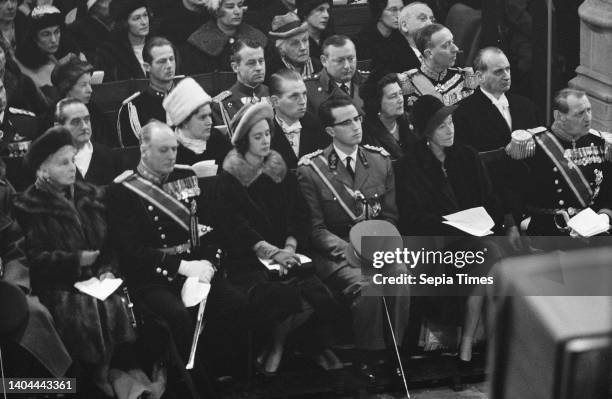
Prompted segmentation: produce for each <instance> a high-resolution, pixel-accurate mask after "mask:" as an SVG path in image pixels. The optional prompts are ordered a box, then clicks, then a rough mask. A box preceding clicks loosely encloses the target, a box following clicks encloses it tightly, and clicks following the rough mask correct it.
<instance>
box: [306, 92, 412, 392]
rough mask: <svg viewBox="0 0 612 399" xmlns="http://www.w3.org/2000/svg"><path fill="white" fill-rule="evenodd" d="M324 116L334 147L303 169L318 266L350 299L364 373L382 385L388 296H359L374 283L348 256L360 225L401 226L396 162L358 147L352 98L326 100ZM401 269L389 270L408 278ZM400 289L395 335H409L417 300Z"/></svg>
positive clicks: (393, 305)
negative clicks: (351, 238) (380, 365)
mask: <svg viewBox="0 0 612 399" xmlns="http://www.w3.org/2000/svg"><path fill="white" fill-rule="evenodd" d="M319 118H320V120H321V122H322V124H323V126H324V127H325V131H326V132H327V134H329V135H330V136H331V137H332V144H331V145H330V146H328V147H327V148H325V149H324V150H319V151H316V152H313V153H312V154H309V155H306V156H304V157H302V159H300V162H299V164H298V170H297V172H298V181H299V186H300V189H301V191H302V194H303V196H304V199H305V201H306V203H307V204H308V207H309V210H310V222H311V242H312V245H313V249H314V251H313V262H314V265H315V270H316V272H317V274H318V276H319V277H320V278H321V280H323V281H324V282H325V283H326V284H327V285H328V286H329V287H330V288H331V289H332V290H334V291H335V292H340V293H342V295H344V296H346V297H347V299H348V300H349V301H351V312H352V314H353V331H354V338H355V346H356V347H357V349H359V350H360V355H361V356H360V359H361V360H362V362H361V364H360V365H359V367H358V371H359V373H360V374H361V375H362V376H364V377H365V378H367V379H368V380H369V381H370V382H375V380H376V378H377V376H376V373H375V371H374V368H373V365H374V364H375V363H376V362H377V361H379V360H381V358H382V357H384V356H385V355H387V356H388V355H389V352H388V348H387V345H386V342H390V341H386V340H385V338H386V336H385V329H384V326H383V322H384V318H383V314H382V311H383V307H382V304H381V298H380V297H374V296H362V295H360V294H361V293H362V292H363V290H364V289H365V287H367V286H368V285H369V284H370V283H371V282H372V279H371V277H368V276H366V275H365V274H364V273H362V270H361V269H360V268H356V267H351V265H350V264H349V262H348V261H347V259H346V256H345V250H346V247H347V246H348V241H349V231H350V229H351V227H352V226H353V225H355V224H357V223H359V222H361V221H364V220H371V219H380V220H386V221H388V222H391V223H393V224H395V223H396V222H397V217H398V212H397V206H396V204H395V182H394V174H393V169H392V166H391V158H390V157H389V154H388V153H387V152H386V151H385V150H383V149H382V148H380V147H371V146H363V147H362V146H360V145H359V144H360V143H361V138H362V129H361V120H362V117H361V114H360V113H359V111H358V110H357V107H355V105H354V104H353V103H352V102H351V100H350V99H349V98H348V97H346V96H332V97H330V98H329V99H328V100H326V101H324V102H323V103H322V104H321V107H320V108H319ZM402 267H403V268H404V269H402V268H401V267H399V268H397V270H396V268H393V269H392V270H387V272H388V273H390V274H391V275H395V274H396V273H402V272H406V270H405V266H404V265H402ZM397 289H398V290H399V291H404V292H395V293H394V294H393V298H392V299H390V300H388V301H387V302H388V304H389V305H390V309H389V311H390V312H392V314H394V323H395V324H394V331H395V333H396V337H403V334H404V331H405V327H406V325H407V321H408V307H409V299H410V298H409V296H408V295H407V292H405V290H406V289H407V287H406V286H403V285H402V286H398V288H397ZM385 295H389V294H387V293H386V294H385ZM399 344H400V345H401V342H399Z"/></svg>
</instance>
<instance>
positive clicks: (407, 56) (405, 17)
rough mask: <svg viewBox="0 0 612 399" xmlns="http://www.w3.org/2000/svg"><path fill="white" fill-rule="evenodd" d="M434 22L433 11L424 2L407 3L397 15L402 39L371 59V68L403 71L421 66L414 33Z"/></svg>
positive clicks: (420, 55) (420, 56) (420, 57)
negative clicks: (388, 50) (379, 55)
mask: <svg viewBox="0 0 612 399" xmlns="http://www.w3.org/2000/svg"><path fill="white" fill-rule="evenodd" d="M434 22H436V19H435V17H434V14H433V11H432V10H431V8H429V6H428V5H427V4H425V3H421V2H419V1H415V2H413V3H410V4H408V5H407V6H405V7H404V8H402V10H401V11H400V13H399V15H398V30H399V32H400V33H401V35H402V38H403V40H398V41H395V42H394V46H395V47H394V48H393V51H391V52H389V54H386V55H385V56H384V57H380V58H379V59H377V60H372V62H373V69H380V68H382V69H384V70H386V71H390V72H405V71H409V70H411V69H415V68H416V69H418V68H419V67H420V66H421V61H422V57H423V56H422V54H421V52H420V51H419V50H418V49H417V45H416V35H417V33H418V32H419V30H421V28H423V27H425V26H427V25H430V24H432V23H434Z"/></svg>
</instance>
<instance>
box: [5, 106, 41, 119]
mask: <svg viewBox="0 0 612 399" xmlns="http://www.w3.org/2000/svg"><path fill="white" fill-rule="evenodd" d="M9 112H10V113H11V114H18V115H27V116H32V117H36V114H35V113H34V112H31V111H28V110H25V109H21V108H14V107H9Z"/></svg>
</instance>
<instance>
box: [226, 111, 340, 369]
mask: <svg viewBox="0 0 612 399" xmlns="http://www.w3.org/2000/svg"><path fill="white" fill-rule="evenodd" d="M273 117H274V114H273V110H272V107H271V106H270V104H268V103H267V102H261V103H257V104H250V105H246V106H244V107H243V108H241V110H240V111H239V112H238V113H237V114H236V116H235V117H234V119H233V120H232V125H233V127H234V128H233V129H232V130H233V131H234V135H233V137H232V144H234V149H233V150H232V151H231V152H230V153H229V154H228V155H227V157H226V158H225V161H224V162H223V173H222V174H221V175H219V181H218V186H217V189H216V194H215V197H216V200H217V201H216V202H217V206H218V208H216V209H218V212H217V216H218V218H219V223H218V230H220V231H221V233H222V236H223V239H224V247H225V249H226V250H227V259H226V264H227V265H228V268H227V272H228V279H229V280H230V282H232V283H233V284H235V285H236V286H238V287H239V288H240V289H242V290H244V291H245V292H246V293H248V295H249V300H250V304H251V306H253V308H254V309H255V311H256V312H258V313H260V314H261V319H262V320H266V321H267V322H268V326H270V327H271V329H272V331H271V334H268V335H267V336H268V337H270V339H269V340H268V342H265V343H264V344H265V346H264V349H263V350H262V351H261V352H260V355H259V356H258V359H257V360H258V365H259V368H260V369H261V371H262V372H263V373H264V374H265V375H270V374H274V373H275V372H276V371H277V369H278V368H279V366H280V362H281V359H282V356H283V349H284V344H285V340H286V339H287V337H288V335H289V333H290V332H291V331H292V330H294V329H296V328H297V327H298V326H300V325H302V324H303V323H305V322H306V321H307V320H308V319H310V322H309V324H308V325H309V329H308V333H307V334H306V335H307V338H308V339H307V342H306V343H307V344H309V346H310V348H309V349H310V352H311V353H312V354H313V356H314V358H315V361H316V362H317V363H318V364H319V365H320V366H321V367H322V368H324V369H327V370H329V369H336V368H340V367H342V363H341V362H340V361H339V360H338V358H337V357H336V356H335V355H334V353H333V352H332V351H331V350H330V349H329V344H330V343H331V342H330V340H329V329H328V328H327V327H328V326H329V324H330V323H331V322H332V321H333V320H334V319H335V318H337V315H338V314H339V313H338V312H339V310H338V305H337V303H336V302H335V301H334V299H333V297H332V295H331V293H330V292H329V290H328V289H327V288H326V286H325V285H323V283H322V282H321V281H320V280H319V279H318V278H317V277H316V276H315V275H314V271H313V269H312V268H310V267H308V265H307V264H301V262H302V259H303V258H301V257H300V256H298V252H303V251H304V244H305V243H306V241H307V226H308V218H307V213H306V212H305V211H306V208H305V203H304V200H303V198H302V196H301V194H300V192H299V190H298V186H297V179H296V177H295V175H293V174H292V173H287V167H286V165H285V162H284V161H283V158H282V157H281V155H280V154H279V153H277V152H276V151H274V150H271V148H270V139H271V136H272V131H271V126H273V125H272V118H273ZM261 260H263V261H266V262H269V263H271V264H276V265H277V266H278V268H279V272H278V273H277V274H276V275H274V274H273V273H271V271H270V270H268V268H266V267H265V266H264V264H263V263H262V261H261ZM313 312H314V314H313Z"/></svg>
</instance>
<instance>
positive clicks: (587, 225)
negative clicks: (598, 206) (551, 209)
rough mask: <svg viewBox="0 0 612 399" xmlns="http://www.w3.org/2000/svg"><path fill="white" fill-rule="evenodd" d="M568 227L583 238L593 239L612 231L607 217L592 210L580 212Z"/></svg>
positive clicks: (569, 222)
mask: <svg viewBox="0 0 612 399" xmlns="http://www.w3.org/2000/svg"><path fill="white" fill-rule="evenodd" d="M567 225H568V226H569V227H571V229H572V230H574V231H575V232H576V233H578V234H580V235H581V236H582V237H592V236H594V235H597V234H601V233H603V232H604V231H608V230H609V229H610V220H609V218H608V216H607V215H604V214H598V213H595V211H593V210H592V209H591V208H586V209H585V210H583V211H581V212H579V213H578V214H577V215H575V216H574V217H573V218H571V219H570V220H569V221H568V222H567Z"/></svg>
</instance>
